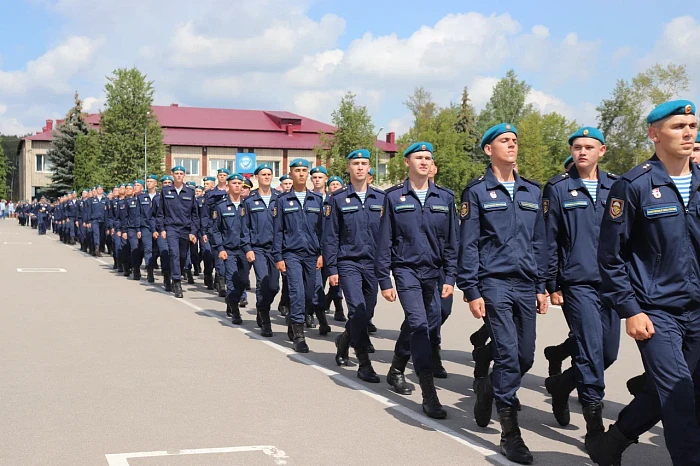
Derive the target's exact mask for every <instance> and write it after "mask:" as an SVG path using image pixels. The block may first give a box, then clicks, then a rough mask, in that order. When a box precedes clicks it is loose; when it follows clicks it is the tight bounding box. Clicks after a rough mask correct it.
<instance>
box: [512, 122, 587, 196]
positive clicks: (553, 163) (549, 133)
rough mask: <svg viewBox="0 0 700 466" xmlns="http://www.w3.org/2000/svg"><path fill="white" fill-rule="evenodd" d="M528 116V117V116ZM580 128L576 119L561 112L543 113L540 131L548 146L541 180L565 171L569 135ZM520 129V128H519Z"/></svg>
mask: <svg viewBox="0 0 700 466" xmlns="http://www.w3.org/2000/svg"><path fill="white" fill-rule="evenodd" d="M526 118H527V117H526ZM577 129H578V123H576V121H569V120H568V119H567V118H566V117H565V116H563V115H560V114H559V113H555V112H551V113H547V114H545V115H542V119H541V122H540V132H541V134H542V138H543V141H544V144H545V145H546V146H547V152H546V156H545V157H544V160H543V166H542V174H543V178H541V179H539V181H542V182H544V181H547V180H549V179H550V178H551V177H553V176H554V175H557V174H559V173H562V172H563V171H564V160H566V158H567V157H568V156H569V153H570V151H569V143H568V140H569V136H571V135H572V134H573V133H574V131H576V130H577ZM518 131H520V128H518Z"/></svg>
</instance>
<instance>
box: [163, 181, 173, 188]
mask: <svg viewBox="0 0 700 466" xmlns="http://www.w3.org/2000/svg"><path fill="white" fill-rule="evenodd" d="M172 185H173V182H172V181H170V180H165V181H163V187H164V188H165V187H168V186H172Z"/></svg>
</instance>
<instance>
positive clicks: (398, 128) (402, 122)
mask: <svg viewBox="0 0 700 466" xmlns="http://www.w3.org/2000/svg"><path fill="white" fill-rule="evenodd" d="M411 126H413V114H412V113H406V114H405V115H403V116H400V117H398V118H393V119H391V120H390V121H389V124H388V125H387V127H386V128H385V132H388V133H390V132H392V131H393V132H394V133H396V137H397V138H398V137H399V136H401V135H402V134H405V133H407V132H408V130H409V129H411Z"/></svg>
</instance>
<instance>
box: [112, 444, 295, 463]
mask: <svg viewBox="0 0 700 466" xmlns="http://www.w3.org/2000/svg"><path fill="white" fill-rule="evenodd" d="M255 451H261V452H263V453H264V454H265V455H267V456H269V457H270V458H272V460H273V461H274V462H275V464H277V465H279V466H283V465H285V464H287V459H288V456H287V454H286V453H285V452H284V451H282V450H280V449H279V448H277V447H275V446H272V445H253V446H248V447H226V448H199V449H196V450H180V451H177V452H173V453H169V452H167V451H143V452H137V453H111V454H107V455H105V458H107V464H108V465H109V466H129V458H153V457H158V456H181V455H211V454H221V453H245V452H255Z"/></svg>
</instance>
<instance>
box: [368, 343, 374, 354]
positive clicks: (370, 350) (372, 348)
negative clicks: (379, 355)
mask: <svg viewBox="0 0 700 466" xmlns="http://www.w3.org/2000/svg"><path fill="white" fill-rule="evenodd" d="M374 351H375V349H374V345H373V344H372V343H368V344H367V352H368V353H369V354H372V353H374Z"/></svg>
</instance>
